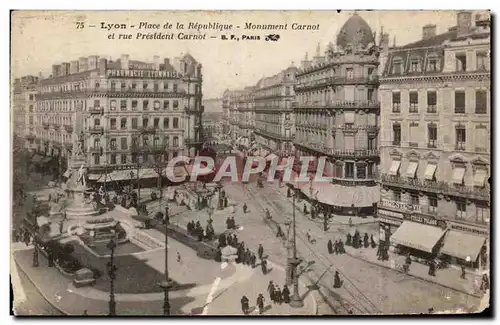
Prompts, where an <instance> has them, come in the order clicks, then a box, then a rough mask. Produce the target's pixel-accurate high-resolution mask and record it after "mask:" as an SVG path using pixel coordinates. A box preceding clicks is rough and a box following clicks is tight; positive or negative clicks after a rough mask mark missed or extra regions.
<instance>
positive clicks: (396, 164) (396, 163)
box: [389, 160, 401, 176]
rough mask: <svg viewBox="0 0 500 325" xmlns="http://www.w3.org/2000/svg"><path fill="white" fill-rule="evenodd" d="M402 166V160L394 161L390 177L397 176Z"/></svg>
mask: <svg viewBox="0 0 500 325" xmlns="http://www.w3.org/2000/svg"><path fill="white" fill-rule="evenodd" d="M400 165H401V160H393V161H392V164H391V169H389V175H393V176H396V175H397V174H398V171H399V166H400Z"/></svg>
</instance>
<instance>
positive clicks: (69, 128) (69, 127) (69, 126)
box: [64, 124, 73, 133]
mask: <svg viewBox="0 0 500 325" xmlns="http://www.w3.org/2000/svg"><path fill="white" fill-rule="evenodd" d="M64 129H65V130H66V132H69V133H71V132H73V125H68V124H66V125H64Z"/></svg>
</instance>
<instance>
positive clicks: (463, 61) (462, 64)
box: [455, 54, 467, 72]
mask: <svg viewBox="0 0 500 325" xmlns="http://www.w3.org/2000/svg"><path fill="white" fill-rule="evenodd" d="M455 60H456V67H455V69H456V71H457V72H465V71H467V57H466V55H465V54H457V55H455Z"/></svg>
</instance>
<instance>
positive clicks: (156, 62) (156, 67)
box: [153, 55, 160, 71]
mask: <svg viewBox="0 0 500 325" xmlns="http://www.w3.org/2000/svg"><path fill="white" fill-rule="evenodd" d="M153 69H154V70H156V71H159V70H160V57H159V56H158V55H155V56H153Z"/></svg>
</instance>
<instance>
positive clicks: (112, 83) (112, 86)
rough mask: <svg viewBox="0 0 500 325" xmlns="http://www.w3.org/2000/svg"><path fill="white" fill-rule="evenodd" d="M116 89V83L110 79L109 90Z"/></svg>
mask: <svg viewBox="0 0 500 325" xmlns="http://www.w3.org/2000/svg"><path fill="white" fill-rule="evenodd" d="M115 90H116V83H115V82H114V81H111V91H115Z"/></svg>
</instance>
